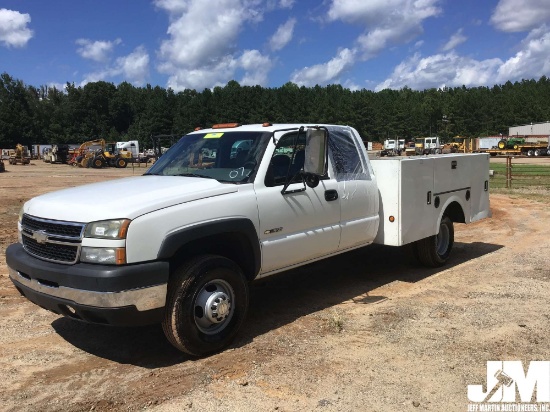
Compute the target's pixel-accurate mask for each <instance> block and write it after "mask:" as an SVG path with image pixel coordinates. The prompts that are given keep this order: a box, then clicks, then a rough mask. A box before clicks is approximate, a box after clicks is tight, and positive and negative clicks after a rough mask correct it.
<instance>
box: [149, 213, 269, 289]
mask: <svg viewBox="0 0 550 412" xmlns="http://www.w3.org/2000/svg"><path fill="white" fill-rule="evenodd" d="M216 236H220V237H222V238H227V237H230V238H232V239H238V243H239V244H238V245H232V246H234V247H237V248H238V249H239V250H240V252H241V256H240V259H237V260H240V261H237V263H238V264H240V266H241V267H242V269H243V271H244V272H245V276H246V277H247V279H249V280H253V279H254V278H255V277H256V275H257V274H258V273H259V272H260V268H261V261H262V254H261V247H260V241H259V239H258V233H257V231H256V227H255V226H254V223H253V222H252V221H251V220H250V219H246V218H233V219H223V220H216V221H211V222H203V223H199V224H196V225H193V226H189V227H184V228H181V229H178V230H176V231H174V232H172V233H170V234H168V235H167V236H166V237H165V238H164V240H163V242H162V244H161V245H160V248H159V251H158V255H157V259H159V260H170V259H171V258H172V257H174V256H175V255H176V254H177V253H178V251H180V250H184V249H185V248H186V247H187V246H190V247H192V245H193V244H194V243H198V242H201V241H205V240H209V239H213V238H215V237H216ZM228 257H230V256H228Z"/></svg>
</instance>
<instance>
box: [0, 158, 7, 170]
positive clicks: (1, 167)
mask: <svg viewBox="0 0 550 412" xmlns="http://www.w3.org/2000/svg"><path fill="white" fill-rule="evenodd" d="M5 171H6V166H5V165H4V160H3V159H2V158H0V172H5Z"/></svg>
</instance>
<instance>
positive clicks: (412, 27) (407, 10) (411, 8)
mask: <svg viewBox="0 0 550 412" xmlns="http://www.w3.org/2000/svg"><path fill="white" fill-rule="evenodd" d="M439 2H440V0H417V1H410V0H369V1H358V0H332V2H331V6H330V9H329V11H328V15H327V17H328V20H329V21H335V20H342V21H344V22H346V23H355V24H359V25H361V26H364V27H365V28H368V30H367V31H365V33H363V34H362V35H361V36H359V38H358V39H357V42H358V44H359V46H360V49H361V51H362V52H363V55H362V58H363V59H364V60H366V59H369V58H372V57H373V56H375V55H376V54H378V53H379V52H380V51H381V50H383V49H385V48H387V47H389V46H391V45H394V44H402V43H407V42H409V41H411V40H413V39H414V38H415V37H416V36H418V35H419V34H421V33H422V31H423V28H422V23H423V21H424V20H425V19H427V18H430V17H436V16H438V15H439V14H440V13H441V9H440V8H439V7H438V4H439Z"/></svg>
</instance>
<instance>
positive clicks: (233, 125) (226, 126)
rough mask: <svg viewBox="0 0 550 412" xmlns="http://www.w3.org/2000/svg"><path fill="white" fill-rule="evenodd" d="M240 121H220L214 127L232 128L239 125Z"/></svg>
mask: <svg viewBox="0 0 550 412" xmlns="http://www.w3.org/2000/svg"><path fill="white" fill-rule="evenodd" d="M240 125H241V124H240V123H218V124H215V125H213V126H212V129H230V128H232V127H239V126H240Z"/></svg>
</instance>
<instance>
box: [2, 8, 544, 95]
mask: <svg viewBox="0 0 550 412" xmlns="http://www.w3.org/2000/svg"><path fill="white" fill-rule="evenodd" d="M0 72H7V73H8V74H10V75H11V76H13V77H15V78H17V79H20V80H23V81H24V82H25V83H26V84H28V85H33V86H40V85H50V86H56V87H58V88H62V87H63V85H64V84H65V83H66V82H69V83H74V84H75V85H77V86H79V85H84V84H86V83H88V82H92V81H98V80H104V81H108V82H112V83H115V84H119V83H120V82H122V81H128V82H130V83H132V84H134V85H136V86H144V85H146V84H151V85H153V86H156V85H159V86H162V87H171V88H172V89H174V90H175V91H181V90H184V89H196V90H199V91H201V90H203V89H204V88H212V87H215V86H223V85H225V84H226V83H227V82H228V81H230V80H236V81H238V82H239V83H240V84H241V85H256V84H258V85H261V86H264V87H279V86H281V85H283V84H285V83H286V82H289V81H292V82H294V83H296V84H298V85H304V86H314V85H316V84H319V85H323V86H324V85H327V84H341V85H342V86H344V87H347V88H350V89H369V90H376V91H377V90H381V89H384V88H392V89H400V88H403V87H405V86H408V87H410V88H412V89H415V90H423V89H426V88H431V87H436V88H437V87H443V86H447V87H456V86H462V85H465V86H466V87H475V86H492V85H494V84H503V83H505V82H506V81H508V80H510V81H512V82H514V81H518V80H521V79H533V78H534V79H538V78H540V77H541V76H543V75H546V76H550V0H461V1H458V0H324V1H310V0H302V1H300V0H152V1H145V0H110V1H108V0H78V1H75V0H70V1H68V0H50V1H43V0H31V1H29V0H1V2H0Z"/></svg>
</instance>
